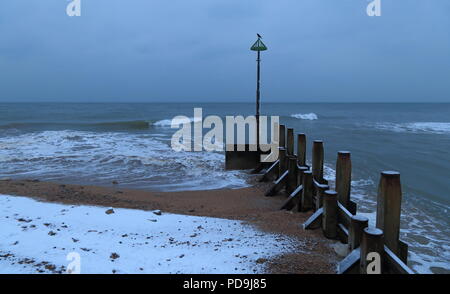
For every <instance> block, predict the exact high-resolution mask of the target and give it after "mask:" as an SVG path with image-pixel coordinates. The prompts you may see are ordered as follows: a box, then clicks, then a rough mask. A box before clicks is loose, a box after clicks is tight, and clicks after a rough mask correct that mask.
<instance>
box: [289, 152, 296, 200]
mask: <svg viewBox="0 0 450 294" xmlns="http://www.w3.org/2000/svg"><path fill="white" fill-rule="evenodd" d="M287 160H288V169H289V174H288V179H287V181H286V192H287V193H288V195H291V193H292V192H293V191H294V190H295V189H296V188H297V158H296V157H295V156H292V155H290V156H288V158H287Z"/></svg>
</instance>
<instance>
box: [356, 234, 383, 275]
mask: <svg viewBox="0 0 450 294" xmlns="http://www.w3.org/2000/svg"><path fill="white" fill-rule="evenodd" d="M373 253H377V254H378V256H376V255H374V254H373ZM369 254H370V255H369ZM383 255H384V242H383V231H382V230H380V229H377V228H373V227H368V228H365V229H364V230H363V234H362V239H361V257H360V263H359V265H360V273H361V274H367V273H382V272H383V268H382V265H383ZM377 258H378V261H379V263H378V262H377ZM368 266H370V268H369V269H368V268H367V267H368ZM377 267H378V269H379V272H376V269H377Z"/></svg>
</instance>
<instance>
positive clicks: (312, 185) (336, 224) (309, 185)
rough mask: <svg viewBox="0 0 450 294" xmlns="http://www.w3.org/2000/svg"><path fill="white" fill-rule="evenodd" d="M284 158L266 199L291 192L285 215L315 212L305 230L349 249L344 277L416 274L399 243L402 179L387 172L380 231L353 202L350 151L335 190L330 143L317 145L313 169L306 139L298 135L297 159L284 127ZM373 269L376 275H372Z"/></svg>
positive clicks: (273, 171)
mask: <svg viewBox="0 0 450 294" xmlns="http://www.w3.org/2000/svg"><path fill="white" fill-rule="evenodd" d="M279 129H280V136H279V138H280V142H279V146H280V147H279V157H278V160H277V161H275V162H274V163H273V164H271V165H270V166H267V168H266V169H265V172H264V174H263V175H262V177H261V178H260V180H261V181H273V185H272V186H271V187H270V189H269V190H268V191H267V193H266V196H274V195H277V194H279V193H281V192H283V191H284V192H285V194H286V196H287V198H286V201H285V202H284V204H283V205H282V207H281V209H286V210H294V211H297V212H309V211H312V212H313V214H312V216H311V217H310V218H309V219H308V220H307V221H306V222H305V223H304V224H303V229H306V230H309V229H321V230H322V232H323V235H324V237H326V238H329V239H336V240H340V241H341V242H343V243H345V244H347V246H348V252H349V253H348V255H347V256H346V257H345V258H344V259H343V260H342V261H341V262H340V263H339V267H338V273H339V274H347V273H361V274H366V273H372V272H373V271H372V270H373V269H376V265H375V267H374V264H373V262H374V261H376V260H377V258H378V261H379V267H378V268H379V271H378V272H379V273H397V274H412V273H413V271H412V270H411V269H410V268H409V267H408V266H407V265H406V264H407V256H408V246H407V244H405V243H404V242H402V241H401V240H400V239H399V235H400V214H401V201H402V192H401V184H400V174H399V173H398V172H395V171H383V172H381V176H380V182H379V186H378V196H377V211H376V227H371V226H369V220H368V219H367V217H365V216H362V215H360V214H358V213H357V205H356V203H355V202H353V201H352V199H351V174H352V162H351V154H350V152H349V151H340V152H338V154H337V159H336V179H335V183H334V187H331V185H330V184H329V183H328V181H327V180H325V179H324V142H323V141H319V140H316V141H314V142H313V143H312V159H311V166H309V165H307V163H306V146H307V141H306V135H305V134H297V138H296V139H297V151H296V154H295V153H294V138H295V137H294V129H292V128H286V126H284V125H280V127H279ZM369 268H370V270H369Z"/></svg>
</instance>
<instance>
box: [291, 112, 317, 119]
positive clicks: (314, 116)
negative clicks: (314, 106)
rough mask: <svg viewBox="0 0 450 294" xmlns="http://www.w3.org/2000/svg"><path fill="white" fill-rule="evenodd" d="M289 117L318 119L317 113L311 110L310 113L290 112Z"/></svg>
mask: <svg viewBox="0 0 450 294" xmlns="http://www.w3.org/2000/svg"><path fill="white" fill-rule="evenodd" d="M291 117H293V118H298V119H305V120H316V119H318V117H317V114H315V113H313V112H311V113H297V114H291Z"/></svg>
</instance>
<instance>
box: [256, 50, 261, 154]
mask: <svg viewBox="0 0 450 294" xmlns="http://www.w3.org/2000/svg"><path fill="white" fill-rule="evenodd" d="M256 61H257V70H256V144H257V148H259V99H260V93H259V84H260V77H261V70H260V64H261V55H260V51H258V58H257V59H256Z"/></svg>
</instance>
